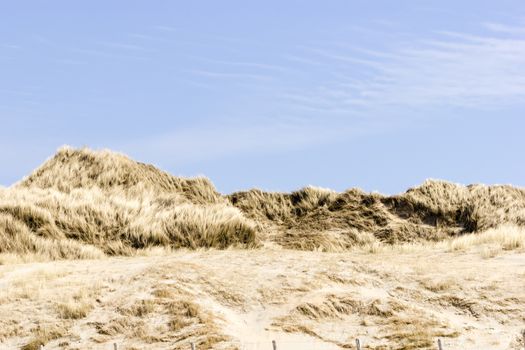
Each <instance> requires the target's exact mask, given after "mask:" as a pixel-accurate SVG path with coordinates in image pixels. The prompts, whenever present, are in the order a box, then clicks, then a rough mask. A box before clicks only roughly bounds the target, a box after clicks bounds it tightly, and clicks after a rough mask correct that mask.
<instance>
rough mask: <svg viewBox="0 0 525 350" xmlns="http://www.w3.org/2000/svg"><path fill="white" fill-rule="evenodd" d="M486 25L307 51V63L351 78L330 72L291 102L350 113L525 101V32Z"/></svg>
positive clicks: (295, 92)
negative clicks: (484, 30) (474, 31)
mask: <svg viewBox="0 0 525 350" xmlns="http://www.w3.org/2000/svg"><path fill="white" fill-rule="evenodd" d="M489 28H490V29H492V30H493V34H490V35H484V36H483V35H471V34H465V33H454V32H439V33H436V36H435V37H434V38H427V39H422V40H421V39H420V40H418V41H413V42H401V43H396V45H395V48H394V49H391V50H384V51H382V52H381V51H378V50H375V51H372V50H365V49H349V50H348V49H346V50H345V49H343V48H341V47H340V46H338V47H331V48H328V49H327V48H326V47H324V48H311V47H303V50H304V51H305V53H307V54H308V55H309V56H307V57H306V59H310V57H311V56H313V57H314V60H316V61H319V60H321V59H322V60H324V62H326V63H327V64H331V65H332V67H333V66H335V67H337V68H339V70H340V71H342V72H345V71H348V72H350V73H339V74H337V75H335V74H332V75H330V76H328V78H325V79H323V80H321V81H319V82H318V86H317V87H315V88H314V89H301V88H298V89H296V90H294V91H292V93H291V95H293V96H294V97H293V98H291V99H290V102H291V103H303V102H306V103H307V105H309V107H311V108H313V107H314V106H316V107H319V108H325V107H328V106H329V107H330V108H331V109H334V110H338V111H340V110H346V111H347V112H348V113H353V112H355V108H357V107H360V108H362V107H367V106H368V107H369V108H373V109H377V108H380V107H385V106H388V107H393V106H395V107H400V108H414V107H416V108H431V109H433V108H435V107H440V106H445V107H450V106H453V107H464V108H477V109H480V108H492V107H499V106H502V105H506V104H512V103H523V102H525V70H524V69H523V67H525V36H524V35H520V34H522V33H525V27H523V28H521V27H520V28H517V27H508V26H502V25H495V24H491V25H490V26H489ZM496 32H497V33H496ZM496 34H497V35H496ZM502 34H503V35H502ZM330 69H331V70H332V72H333V68H330ZM352 72H354V73H352ZM356 72H357V73H356ZM365 73H366V74H365ZM327 112H329V110H327Z"/></svg>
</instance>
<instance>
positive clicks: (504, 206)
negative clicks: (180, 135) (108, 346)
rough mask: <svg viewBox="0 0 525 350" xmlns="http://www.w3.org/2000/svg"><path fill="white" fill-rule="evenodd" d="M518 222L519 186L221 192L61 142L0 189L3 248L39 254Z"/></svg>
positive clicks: (244, 243)
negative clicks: (49, 154) (33, 167)
mask: <svg viewBox="0 0 525 350" xmlns="http://www.w3.org/2000/svg"><path fill="white" fill-rule="evenodd" d="M501 225H515V226H524V225H525V190H524V189H521V188H516V187H512V186H506V185H505V186H500V185H498V186H485V185H470V186H462V185H458V184H453V183H449V182H445V181H440V180H428V181H426V182H425V183H423V184H422V185H421V186H418V187H415V188H411V189H409V190H408V191H407V192H405V193H403V194H400V195H394V196H385V195H381V194H377V193H365V192H363V191H361V190H359V189H350V190H347V191H344V192H341V193H338V192H335V191H332V190H328V189H322V188H317V187H311V186H310V187H305V188H302V189H300V190H297V191H294V192H292V193H276V192H264V191H261V190H257V189H254V190H249V191H244V192H236V193H232V194H229V195H221V194H220V193H219V192H218V191H217V190H216V189H215V187H214V186H213V184H212V182H211V181H210V180H209V179H207V178H204V177H199V178H182V177H176V176H172V175H170V174H168V173H166V172H164V171H161V170H159V169H157V168H155V167H154V166H152V165H147V164H143V163H139V162H136V161H133V160H132V159H130V158H128V157H127V156H125V155H122V154H119V153H115V152H111V151H108V150H102V151H93V150H90V149H86V148H83V149H73V148H70V147H63V148H61V149H59V150H58V152H57V153H56V154H55V155H54V156H53V157H52V158H50V159H49V160H47V161H46V162H45V163H44V164H42V166H40V167H39V168H38V169H36V170H35V171H34V172H33V173H32V174H30V175H29V176H27V177H26V178H24V179H22V180H21V181H20V182H18V183H16V184H15V185H13V186H11V187H9V188H2V189H0V253H14V254H36V255H40V256H41V257H42V258H47V259H64V258H66V259H75V258H97V257H100V256H104V255H133V254H136V253H137V252H139V251H141V250H144V249H149V248H153V247H165V248H168V249H177V248H190V249H195V248H199V247H204V248H220V249H223V248H228V247H242V248H253V247H257V246H260V245H277V246H281V247H284V248H289V249H298V250H323V251H344V250H347V249H351V248H352V247H355V246H359V245H366V244H396V243H407V242H425V241H440V240H443V239H446V238H448V237H457V236H459V235H464V234H476V233H477V232H481V231H485V230H488V229H491V228H497V227H499V226H501Z"/></svg>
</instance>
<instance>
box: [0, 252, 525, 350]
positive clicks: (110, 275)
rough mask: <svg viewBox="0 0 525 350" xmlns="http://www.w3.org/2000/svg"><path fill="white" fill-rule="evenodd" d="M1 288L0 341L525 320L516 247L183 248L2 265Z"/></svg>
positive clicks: (495, 327) (103, 340) (424, 337)
mask: <svg viewBox="0 0 525 350" xmlns="http://www.w3.org/2000/svg"><path fill="white" fill-rule="evenodd" d="M0 288H1V289H0V293H1V294H0V348H1V349H18V348H20V347H21V346H23V345H25V344H28V343H30V341H31V340H32V339H34V338H35V337H37V335H38V334H40V335H42V334H44V335H46V337H47V338H49V340H48V341H47V344H46V349H58V348H63V349H111V348H112V347H111V344H112V342H118V343H119V344H121V348H122V349H189V342H190V341H195V342H197V343H198V344H199V348H200V349H205V348H217V349H246V350H255V349H271V340H272V339H276V340H277V342H278V345H279V347H278V348H279V349H283V350H308V349H312V350H313V349H316V350H323V349H340V348H353V345H354V339H355V338H356V337H359V338H360V339H361V340H362V342H363V343H364V345H366V347H365V349H387V348H388V349H417V348H428V347H429V346H432V348H435V346H434V342H435V339H436V338H437V337H441V338H443V340H444V344H445V349H512V348H517V340H516V339H517V337H518V335H519V334H520V331H521V330H522V329H524V328H525V253H519V252H514V253H505V254H502V255H499V256H496V257H493V258H487V257H482V256H481V255H480V254H478V253H463V254H456V253H449V252H443V251H439V250H436V249H435V250H429V249H427V250H420V251H414V252H405V253H400V252H391V253H388V252H381V253H376V254H370V253H358V252H356V253H348V252H347V253H340V254H339V253H337V254H336V253H318V252H299V251H287V250H276V249H266V250H226V251H214V250H212V251H197V252H187V251H181V252H177V253H173V254H169V255H166V256H155V257H135V258H111V259H106V260H93V261H62V262H47V263H33V264H20V265H5V266H0ZM143 300H146V301H147V302H144V301H143ZM172 300H177V301H178V302H179V304H176V305H175V307H173V303H172ZM193 303H194V304H195V305H196V308H191V307H189V306H188V305H193ZM64 304H67V305H69V307H70V308H72V309H74V310H76V309H75V307H76V306H78V305H81V306H82V307H80V309H82V310H83V307H85V309H86V310H85V311H86V313H85V314H82V313H81V314H80V315H74V314H73V316H71V315H69V314H67V313H64V312H63V310H64V308H61V305H64ZM137 305H138V307H137ZM177 305H178V306H177ZM67 310H70V309H67ZM168 310H171V311H168ZM181 310H182V311H181ZM192 310H193V311H192ZM173 320H184V322H182V323H180V322H179V323H176V324H175V325H174V323H173V322H172V323H170V322H171V321H173ZM53 338H56V339H53ZM35 344H36V343H35ZM28 348H30V347H28Z"/></svg>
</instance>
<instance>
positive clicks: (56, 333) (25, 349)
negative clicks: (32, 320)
mask: <svg viewBox="0 0 525 350" xmlns="http://www.w3.org/2000/svg"><path fill="white" fill-rule="evenodd" d="M32 333H33V334H34V337H33V339H31V340H30V341H29V343H27V344H25V345H24V346H22V348H21V350H40V347H41V346H42V345H44V346H45V345H46V344H47V343H48V342H50V341H52V340H55V339H59V338H62V337H64V336H66V335H67V333H68V330H67V328H66V327H65V326H59V325H44V326H38V327H36V328H35V329H33V331H32Z"/></svg>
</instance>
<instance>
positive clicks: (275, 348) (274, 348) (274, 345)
mask: <svg viewBox="0 0 525 350" xmlns="http://www.w3.org/2000/svg"><path fill="white" fill-rule="evenodd" d="M272 347H273V350H277V343H276V342H275V340H272Z"/></svg>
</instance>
